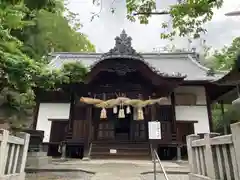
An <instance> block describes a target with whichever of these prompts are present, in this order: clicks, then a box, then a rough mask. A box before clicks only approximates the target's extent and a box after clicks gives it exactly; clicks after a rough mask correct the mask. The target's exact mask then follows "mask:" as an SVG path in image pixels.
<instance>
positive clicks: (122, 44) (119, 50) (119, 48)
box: [100, 30, 143, 60]
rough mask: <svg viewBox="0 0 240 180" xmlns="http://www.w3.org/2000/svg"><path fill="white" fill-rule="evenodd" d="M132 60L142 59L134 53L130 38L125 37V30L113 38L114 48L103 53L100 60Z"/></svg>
mask: <svg viewBox="0 0 240 180" xmlns="http://www.w3.org/2000/svg"><path fill="white" fill-rule="evenodd" d="M117 57H120V58H123V57H126V58H133V59H142V60H143V57H142V56H141V55H140V54H139V53H137V52H136V50H135V49H134V48H133V47H132V38H131V37H130V36H128V35H127V33H126V32H125V30H123V31H122V32H121V34H120V36H117V37H116V38H115V46H114V48H112V49H110V50H109V52H107V53H104V54H103V55H102V56H101V58H100V59H109V58H117Z"/></svg>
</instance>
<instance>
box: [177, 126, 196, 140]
mask: <svg viewBox="0 0 240 180" xmlns="http://www.w3.org/2000/svg"><path fill="white" fill-rule="evenodd" d="M190 134H194V122H187V121H181V122H177V141H178V142H180V143H183V144H186V136H187V135H190Z"/></svg>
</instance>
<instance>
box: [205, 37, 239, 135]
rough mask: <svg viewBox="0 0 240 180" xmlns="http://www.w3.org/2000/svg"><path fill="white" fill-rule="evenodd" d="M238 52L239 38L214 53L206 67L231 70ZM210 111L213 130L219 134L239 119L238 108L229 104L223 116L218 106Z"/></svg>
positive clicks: (214, 106) (226, 105)
mask: <svg viewBox="0 0 240 180" xmlns="http://www.w3.org/2000/svg"><path fill="white" fill-rule="evenodd" d="M239 50H240V37H237V38H235V39H234V40H233V41H232V43H231V45H230V46H228V47H227V46H225V47H224V48H222V49H221V50H218V51H215V52H214V53H213V54H212V56H211V57H209V59H208V60H207V65H208V66H209V67H211V68H213V69H214V70H215V71H218V70H231V68H232V67H233V66H234V65H235V61H236V58H237V55H238V53H239ZM212 111H213V123H214V130H215V131H217V132H220V133H226V132H227V130H229V126H230V124H232V123H234V122H237V121H239V118H240V114H239V110H238V107H234V106H232V105H229V104H224V111H225V113H224V115H222V110H221V106H220V104H214V105H213V107H212Z"/></svg>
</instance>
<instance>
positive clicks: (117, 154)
mask: <svg viewBox="0 0 240 180" xmlns="http://www.w3.org/2000/svg"><path fill="white" fill-rule="evenodd" d="M91 159H136V160H137V159H139V160H150V159H151V155H150V148H149V144H148V142H119V141H118V142H101V141H98V142H93V143H92V149H91Z"/></svg>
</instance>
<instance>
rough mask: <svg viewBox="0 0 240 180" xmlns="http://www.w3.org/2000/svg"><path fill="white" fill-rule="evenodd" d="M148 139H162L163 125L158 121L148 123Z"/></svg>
mask: <svg viewBox="0 0 240 180" xmlns="http://www.w3.org/2000/svg"><path fill="white" fill-rule="evenodd" d="M148 138H149V139H161V138H162V132H161V123H160V122H158V121H149V122H148Z"/></svg>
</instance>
